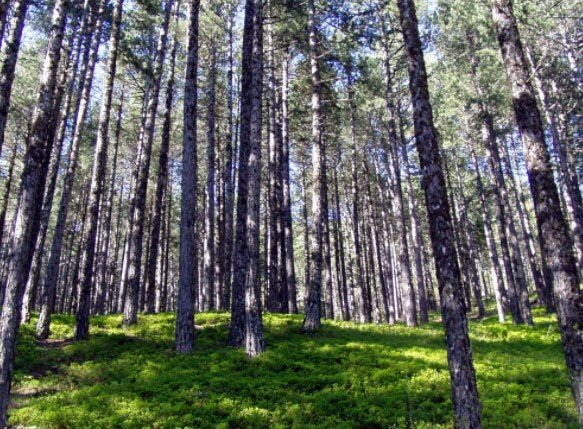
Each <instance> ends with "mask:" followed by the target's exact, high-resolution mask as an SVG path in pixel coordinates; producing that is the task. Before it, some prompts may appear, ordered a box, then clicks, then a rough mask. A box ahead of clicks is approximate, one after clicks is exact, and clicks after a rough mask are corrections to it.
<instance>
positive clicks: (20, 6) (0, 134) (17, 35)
mask: <svg viewBox="0 0 583 429" xmlns="http://www.w3.org/2000/svg"><path fill="white" fill-rule="evenodd" d="M29 5H30V0H15V2H14V4H13V11H12V19H11V22H10V34H9V35H8V39H7V40H6V48H5V49H4V58H3V60H2V66H1V67H0V155H1V154H2V147H3V146H4V137H5V134H6V122H7V120H8V111H9V110H10V98H11V96H12V84H13V82H14V72H15V71H16V62H17V61H18V53H19V52H20V41H21V39H22V30H23V29H24V21H25V19H26V13H27V11H28V7H29Z"/></svg>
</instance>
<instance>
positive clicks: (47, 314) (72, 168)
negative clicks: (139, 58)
mask: <svg viewBox="0 0 583 429" xmlns="http://www.w3.org/2000/svg"><path fill="white" fill-rule="evenodd" d="M88 7H89V6H88ZM104 7H105V2H104V1H101V2H100V8H99V11H98V14H99V15H98V16H97V18H95V19H96V21H94V22H91V21H92V19H93V18H92V17H91V16H89V15H88V14H89V13H90V12H89V10H86V17H87V22H85V23H83V24H82V30H84V31H83V32H82V33H81V34H83V36H84V38H85V39H84V41H83V52H82V53H83V55H82V57H81V61H82V62H81V70H80V73H79V94H78V96H77V99H76V101H75V108H74V124H73V130H72V141H71V147H70V150H69V154H68V159H67V170H66V172H65V176H64V177H63V184H62V191H61V199H60V201H59V210H58V212H57V221H56V224H55V232H54V233H53V240H52V242H51V249H50V253H49V259H48V262H47V270H46V273H45V279H44V282H43V284H42V287H41V308H40V313H39V319H38V321H37V327H36V332H37V335H38V336H39V338H40V339H46V338H48V336H49V329H50V323H51V312H52V308H51V306H50V302H51V298H52V297H53V296H54V294H55V288H56V285H57V283H58V281H59V278H58V275H59V261H60V260H61V251H62V247H63V240H64V235H65V230H66V225H67V218H68V216H69V207H70V204H71V198H72V196H73V186H74V183H75V175H76V172H77V166H78V162H79V151H80V145H81V141H82V136H83V130H84V127H85V119H86V117H87V111H88V108H89V102H90V100H91V98H90V97H91V89H92V85H93V76H94V70H95V64H96V61H97V53H98V50H99V42H100V39H101V37H100V35H101V28H102V24H103V13H104ZM93 30H95V31H96V33H95V35H93V34H92V31H93Z"/></svg>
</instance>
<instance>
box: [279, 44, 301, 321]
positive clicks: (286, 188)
mask: <svg viewBox="0 0 583 429" xmlns="http://www.w3.org/2000/svg"><path fill="white" fill-rule="evenodd" d="M289 66H290V54H289V52H286V53H285V54H284V59H283V62H282V73H281V75H282V76H281V138H282V156H281V171H282V174H283V190H282V192H283V200H282V209H281V210H282V216H283V225H284V240H285V243H284V246H285V273H286V284H287V297H288V309H289V312H290V313H293V314H295V313H297V312H298V302H297V291H296V269H295V258H294V241H293V240H294V237H293V222H292V212H291V184H290V144H289V112H288V110H289V103H288V92H289Z"/></svg>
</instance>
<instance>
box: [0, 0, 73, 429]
mask: <svg viewBox="0 0 583 429" xmlns="http://www.w3.org/2000/svg"><path fill="white" fill-rule="evenodd" d="M67 6H68V2H67V0H57V1H56V2H55V4H54V6H53V13H52V18H51V30H50V36H49V42H48V48H47V53H46V57H45V60H44V66H43V72H42V76H41V80H40V89H39V94H38V99H37V104H36V107H35V110H34V113H33V116H32V120H31V132H30V138H29V140H28V147H27V148H26V153H25V156H24V168H23V171H22V175H21V180H20V192H19V199H18V204H17V207H16V212H15V217H14V226H13V231H12V238H11V241H10V243H9V245H8V255H7V258H6V262H5V264H6V267H7V273H8V275H7V278H6V286H5V290H6V292H5V296H4V303H3V307H2V316H1V318H0V427H5V426H7V425H8V400H9V396H10V383H11V381H12V371H13V368H14V356H15V354H16V339H17V337H18V330H19V327H20V316H21V311H20V310H21V307H22V297H23V295H24V289H25V287H26V282H27V280H28V274H29V270H30V265H31V263H32V257H33V252H34V248H33V247H34V244H35V242H36V238H37V235H38V230H39V226H40V214H41V213H40V212H41V209H42V205H41V204H38V201H42V198H43V193H44V188H45V179H46V175H47V170H48V164H49V162H48V160H49V159H50V156H51V152H52V147H50V146H47V143H48V142H49V141H50V140H48V139H47V137H48V133H49V132H50V129H49V126H50V123H51V113H52V112H53V101H54V95H55V87H56V85H57V80H58V76H57V75H58V69H59V62H60V57H61V46H62V42H63V35H64V32H65V25H66V16H67V14H66V11H67Z"/></svg>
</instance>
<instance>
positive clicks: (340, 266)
mask: <svg viewBox="0 0 583 429" xmlns="http://www.w3.org/2000/svg"><path fill="white" fill-rule="evenodd" d="M337 170H338V168H335V169H334V176H333V180H334V203H335V216H334V220H335V221H334V248H335V249H334V255H335V257H334V260H335V263H336V271H337V272H338V273H339V276H338V296H339V301H340V309H341V311H342V320H350V309H349V308H348V283H347V278H346V261H345V258H344V237H343V235H342V220H341V218H342V216H341V214H340V194H339V192H338V172H337Z"/></svg>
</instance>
